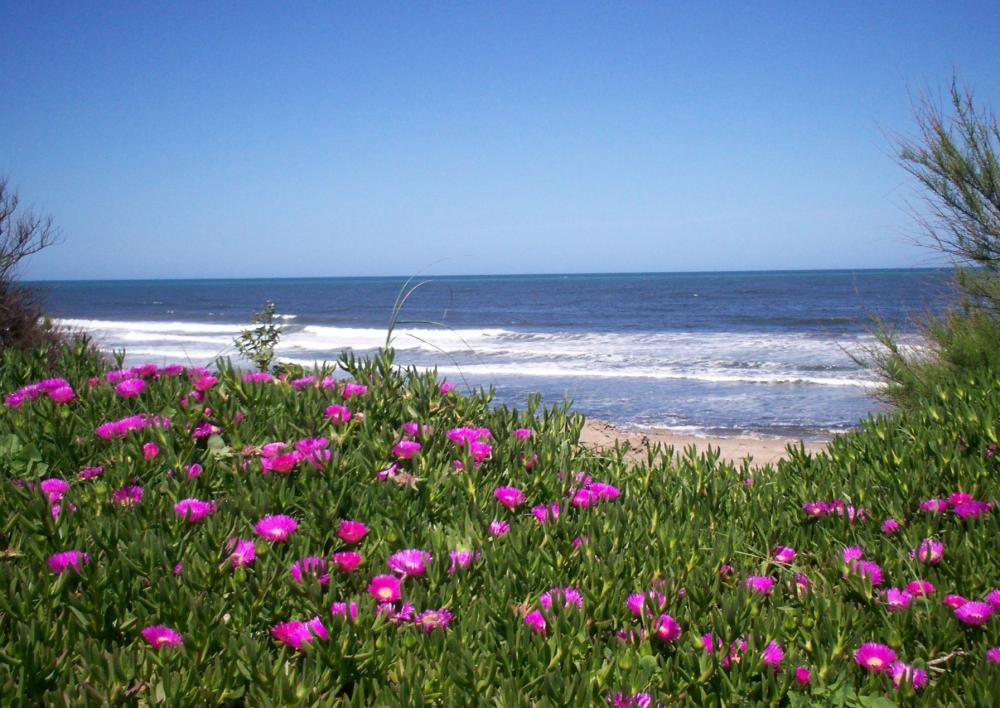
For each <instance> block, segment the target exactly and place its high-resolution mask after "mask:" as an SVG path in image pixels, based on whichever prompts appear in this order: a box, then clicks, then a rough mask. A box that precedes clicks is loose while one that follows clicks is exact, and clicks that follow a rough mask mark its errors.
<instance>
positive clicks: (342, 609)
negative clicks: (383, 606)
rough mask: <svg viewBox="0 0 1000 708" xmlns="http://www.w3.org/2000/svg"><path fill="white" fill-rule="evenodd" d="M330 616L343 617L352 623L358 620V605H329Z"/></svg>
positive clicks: (338, 603) (341, 603)
mask: <svg viewBox="0 0 1000 708" xmlns="http://www.w3.org/2000/svg"><path fill="white" fill-rule="evenodd" d="M330 614H331V615H333V616H334V617H343V618H344V619H345V620H346V619H350V621H351V622H354V621H355V620H357V619H358V603H356V602H352V603H346V602H334V603H333V604H332V605H330Z"/></svg>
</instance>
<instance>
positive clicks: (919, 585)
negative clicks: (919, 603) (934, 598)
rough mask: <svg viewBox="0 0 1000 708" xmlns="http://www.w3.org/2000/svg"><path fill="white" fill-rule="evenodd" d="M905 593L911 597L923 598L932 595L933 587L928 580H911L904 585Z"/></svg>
mask: <svg viewBox="0 0 1000 708" xmlns="http://www.w3.org/2000/svg"><path fill="white" fill-rule="evenodd" d="M906 592H908V593H910V594H911V595H913V597H924V596H925V595H931V594H933V593H934V585H933V584H932V583H931V582H930V581H929V580H911V581H910V582H908V583H907V584H906Z"/></svg>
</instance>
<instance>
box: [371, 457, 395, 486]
mask: <svg viewBox="0 0 1000 708" xmlns="http://www.w3.org/2000/svg"><path fill="white" fill-rule="evenodd" d="M399 470H400V467H399V465H397V464H396V463H395V462H393V463H392V464H391V465H389V466H388V467H386V468H385V469H384V470H381V471H379V473H378V474H377V475H375V476H376V477H377V478H378V481H379V482H384V481H385V480H387V479H392V478H393V477H395V476H396V475H398V474H399Z"/></svg>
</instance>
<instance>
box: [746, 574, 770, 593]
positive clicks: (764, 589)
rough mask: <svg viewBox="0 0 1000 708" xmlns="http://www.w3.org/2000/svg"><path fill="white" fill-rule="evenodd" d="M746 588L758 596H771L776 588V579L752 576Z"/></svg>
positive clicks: (747, 581)
mask: <svg viewBox="0 0 1000 708" xmlns="http://www.w3.org/2000/svg"><path fill="white" fill-rule="evenodd" d="M746 587H748V588H749V589H750V590H752V591H753V592H755V593H757V594H758V595H770V594H771V589H772V588H773V587H774V578H769V577H767V576H761V575H751V576H750V577H749V578H747V580H746Z"/></svg>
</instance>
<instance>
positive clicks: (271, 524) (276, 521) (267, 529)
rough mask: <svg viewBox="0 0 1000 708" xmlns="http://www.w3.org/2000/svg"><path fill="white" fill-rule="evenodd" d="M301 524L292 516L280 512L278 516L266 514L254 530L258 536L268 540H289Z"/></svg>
mask: <svg viewBox="0 0 1000 708" xmlns="http://www.w3.org/2000/svg"><path fill="white" fill-rule="evenodd" d="M298 527H299V524H298V522H297V521H295V519H293V518H292V517H291V516H285V515H284V514H279V515H277V516H265V517H264V518H263V519H261V520H260V521H258V522H257V525H256V526H254V527H253V530H254V531H255V532H256V533H257V535H258V536H262V537H263V538H266V539H267V540H268V541H276V542H281V541H287V540H288V537H289V536H291V535H292V534H293V533H294V532H295V529H297V528H298Z"/></svg>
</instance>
